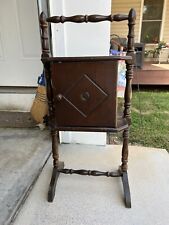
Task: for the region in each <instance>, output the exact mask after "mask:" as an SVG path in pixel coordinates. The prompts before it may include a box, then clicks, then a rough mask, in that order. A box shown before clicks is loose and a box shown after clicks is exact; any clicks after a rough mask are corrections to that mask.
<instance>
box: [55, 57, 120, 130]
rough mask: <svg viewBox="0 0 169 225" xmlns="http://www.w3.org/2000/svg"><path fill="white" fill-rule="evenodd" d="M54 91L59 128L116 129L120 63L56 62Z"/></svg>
mask: <svg viewBox="0 0 169 225" xmlns="http://www.w3.org/2000/svg"><path fill="white" fill-rule="evenodd" d="M51 70H52V77H51V79H52V88H53V96H54V102H55V106H56V112H55V116H56V120H57V124H58V126H59V127H67V126H68V127H69V126H73V127H74V126H75V127H78V126H81V127H83V126H85V127H116V126H117V124H116V112H117V109H116V96H117V63H116V62H111V61H101V62H62V63H59V62H58V63H54V64H52V66H51Z"/></svg>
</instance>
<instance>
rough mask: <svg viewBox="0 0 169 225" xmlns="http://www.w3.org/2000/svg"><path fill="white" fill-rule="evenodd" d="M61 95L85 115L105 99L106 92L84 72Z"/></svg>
mask: <svg viewBox="0 0 169 225" xmlns="http://www.w3.org/2000/svg"><path fill="white" fill-rule="evenodd" d="M63 97H64V99H65V100H66V101H67V102H68V103H69V104H70V105H71V106H72V107H74V108H75V109H76V110H77V111H78V112H79V113H80V114H81V115H83V116H84V117H87V116H88V115H89V114H90V113H91V112H93V111H94V110H95V109H96V108H97V107H98V106H99V105H100V104H101V103H103V102H104V101H105V99H106V98H107V97H108V94H107V93H106V92H105V91H104V90H103V89H101V88H100V87H99V86H98V85H97V84H96V83H95V82H94V81H93V80H92V79H90V77H89V76H88V75H86V74H84V75H82V76H81V77H80V79H79V80H77V81H75V82H74V83H73V85H72V86H71V87H70V88H69V89H68V90H67V91H66V92H65V93H64V94H63Z"/></svg>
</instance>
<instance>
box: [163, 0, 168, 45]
mask: <svg viewBox="0 0 169 225" xmlns="http://www.w3.org/2000/svg"><path fill="white" fill-rule="evenodd" d="M162 37H163V40H164V41H165V42H167V43H169V0H166V9H165V16H164V28H163V35H162Z"/></svg>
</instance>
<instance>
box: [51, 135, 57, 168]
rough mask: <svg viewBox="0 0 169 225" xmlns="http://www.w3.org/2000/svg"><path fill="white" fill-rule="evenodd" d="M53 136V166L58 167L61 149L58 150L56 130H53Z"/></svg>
mask: <svg viewBox="0 0 169 225" xmlns="http://www.w3.org/2000/svg"><path fill="white" fill-rule="evenodd" d="M51 136H52V156H53V166H54V167H57V166H58V163H59V151H58V135H57V132H56V131H51Z"/></svg>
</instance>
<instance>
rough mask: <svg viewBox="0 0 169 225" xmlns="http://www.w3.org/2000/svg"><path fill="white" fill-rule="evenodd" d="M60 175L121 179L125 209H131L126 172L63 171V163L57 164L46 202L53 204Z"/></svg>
mask: <svg viewBox="0 0 169 225" xmlns="http://www.w3.org/2000/svg"><path fill="white" fill-rule="evenodd" d="M60 173H65V174H74V173H75V174H79V175H88V176H107V177H121V179H122V183H123V189H124V202H125V206H126V208H131V197H130V188H129V182H128V174H127V171H122V170H121V169H119V170H118V171H116V172H101V171H96V170H73V169H64V163H63V162H59V166H58V167H54V168H53V173H52V178H51V182H50V186H49V192H48V202H53V199H54V197H55V189H56V184H57V180H58V177H59V174H60Z"/></svg>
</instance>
